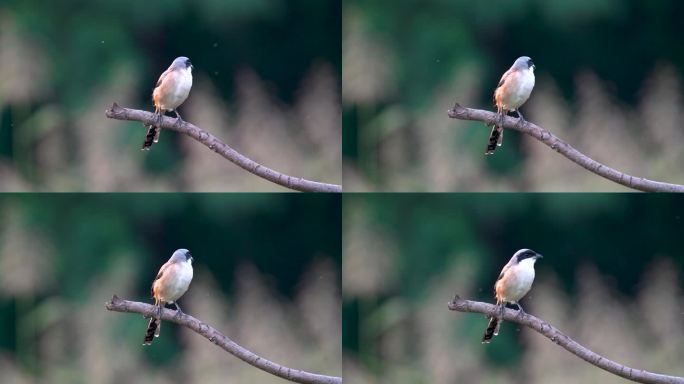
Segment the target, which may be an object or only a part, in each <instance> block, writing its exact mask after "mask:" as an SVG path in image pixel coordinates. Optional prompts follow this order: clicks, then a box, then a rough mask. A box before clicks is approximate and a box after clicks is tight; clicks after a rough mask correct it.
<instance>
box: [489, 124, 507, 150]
mask: <svg viewBox="0 0 684 384" xmlns="http://www.w3.org/2000/svg"><path fill="white" fill-rule="evenodd" d="M502 141H503V128H502V127H499V126H497V125H494V126H493V127H492V133H490V134H489V142H488V143H487V150H486V151H485V155H491V154H492V153H494V151H495V150H496V147H497V146H501V143H502Z"/></svg>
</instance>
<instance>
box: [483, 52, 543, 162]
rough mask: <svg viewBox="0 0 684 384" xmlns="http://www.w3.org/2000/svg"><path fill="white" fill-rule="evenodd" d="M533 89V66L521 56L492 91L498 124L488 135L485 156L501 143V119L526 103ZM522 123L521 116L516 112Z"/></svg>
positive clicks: (527, 59)
mask: <svg viewBox="0 0 684 384" xmlns="http://www.w3.org/2000/svg"><path fill="white" fill-rule="evenodd" d="M532 88H534V64H533V63H532V60H531V59H530V58H529V57H527V56H523V57H520V58H518V59H517V60H516V61H515V63H513V66H512V67H511V68H510V69H509V70H507V71H506V72H505V73H504V74H503V76H501V80H499V84H498V85H497V87H496V89H495V90H494V105H496V112H497V115H498V119H499V120H500V121H499V123H496V122H495V123H494V124H493V127H492V132H491V134H490V135H489V142H488V143H487V149H486V151H485V154H487V155H491V154H492V153H494V151H495V150H496V147H498V146H500V145H501V142H502V141H503V119H504V116H506V114H507V113H508V112H511V111H517V110H518V108H519V107H520V106H521V105H523V104H524V103H525V101H527V99H528V98H529V97H530V93H531V92H532ZM518 114H519V116H520V119H521V121H522V114H520V111H518Z"/></svg>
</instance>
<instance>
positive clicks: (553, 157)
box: [342, 0, 684, 191]
mask: <svg viewBox="0 0 684 384" xmlns="http://www.w3.org/2000/svg"><path fill="white" fill-rule="evenodd" d="M590 3H591V4H590ZM383 7H384V8H383ZM382 9H386V10H387V12H385V13H383V12H381V10H382ZM343 14H344V18H343V46H342V51H343V69H344V72H343V93H342V95H343V100H342V101H343V110H344V119H345V121H344V132H345V138H344V150H343V152H344V153H343V156H344V174H345V187H346V189H347V190H353V191H624V190H625V188H624V187H621V186H618V185H616V184H614V183H612V182H609V181H607V180H604V179H602V178H600V177H598V176H596V175H594V174H591V173H589V172H588V171H586V170H584V169H583V168H581V167H579V166H578V165H576V164H574V163H572V162H570V161H569V160H567V159H565V158H564V157H562V156H561V155H559V154H557V153H555V152H554V151H553V150H551V149H550V148H548V147H546V146H545V145H543V144H541V143H540V142H538V141H536V140H535V139H533V138H531V137H528V136H522V137H521V135H520V134H519V133H517V132H509V133H508V134H507V135H505V138H504V143H503V147H501V148H500V149H499V150H498V151H497V153H496V154H495V155H493V156H489V157H485V156H484V155H483V153H484V148H485V144H486V140H487V137H488V135H489V128H487V127H486V126H485V125H484V124H482V123H479V122H466V121H459V120H454V119H449V118H448V117H447V114H446V111H447V109H449V108H450V107H451V106H452V105H453V104H454V102H458V103H460V104H461V105H464V106H468V107H472V108H479V109H489V110H494V108H493V106H492V102H491V95H492V93H493V90H494V88H495V86H496V84H497V82H498V80H499V77H500V76H501V74H502V73H503V72H504V71H506V70H507V69H508V68H509V66H510V65H511V63H512V62H513V61H514V60H515V58H517V57H518V56H523V55H528V56H531V57H532V58H533V60H534V61H535V63H536V64H537V71H536V74H537V83H536V87H535V89H534V92H533V93H532V96H531V98H530V100H529V101H528V102H527V103H526V104H525V105H524V106H523V108H522V110H523V113H524V115H525V117H526V118H527V119H528V120H530V121H533V122H534V123H535V124H537V125H540V126H542V127H544V128H546V129H548V130H549V131H551V132H553V133H554V134H556V135H557V136H559V137H560V138H561V139H563V140H565V141H567V142H568V143H570V144H571V145H573V146H574V147H575V148H577V149H578V150H579V151H581V152H583V153H585V154H586V155H588V156H589V157H591V158H593V159H595V160H597V161H599V162H601V163H603V164H605V165H607V166H610V167H614V168H616V169H618V170H620V171H623V172H626V173H628V174H631V175H635V176H640V177H646V178H650V179H654V180H659V181H667V182H672V183H679V184H682V183H684V168H683V167H682V166H681V165H682V164H684V151H682V146H681V143H682V142H684V130H683V129H682V124H681V121H680V120H681V111H682V110H684V99H683V98H682V76H683V74H684V54H683V53H682V51H681V50H680V49H677V48H676V47H677V46H678V43H675V42H676V41H681V39H682V38H684V36H683V33H682V31H681V28H678V27H677V25H679V18H680V17H681V15H682V14H684V7H682V4H681V2H676V1H664V2H658V3H657V4H656V3H648V4H647V3H646V2H639V1H622V2H615V1H596V2H586V1H577V2H537V1H532V0H529V1H528V0H519V1H488V2H482V4H479V5H476V4H472V2H466V1H460V0H453V1H442V0H433V1H430V2H423V3H422V4H421V5H419V4H418V2H417V1H405V2H403V3H402V6H399V7H391V6H389V5H388V4H387V2H386V1H366V0H351V1H349V2H346V3H345V8H344V10H343ZM677 15H679V16H677ZM626 28H627V29H628V30H627V31H625V29H626ZM597 36H600V38H597Z"/></svg>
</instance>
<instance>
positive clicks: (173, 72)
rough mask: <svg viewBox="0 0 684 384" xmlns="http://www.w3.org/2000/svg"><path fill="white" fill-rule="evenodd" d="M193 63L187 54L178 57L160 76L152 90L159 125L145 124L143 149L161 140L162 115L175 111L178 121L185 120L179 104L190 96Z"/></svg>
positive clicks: (147, 148)
mask: <svg viewBox="0 0 684 384" xmlns="http://www.w3.org/2000/svg"><path fill="white" fill-rule="evenodd" d="M193 68H194V67H193V66H192V63H191V62H190V59H188V58H187V57H185V56H181V57H177V58H176V59H175V60H174V61H173V63H171V66H170V67H169V68H168V69H167V70H166V71H164V73H162V74H161V76H159V80H158V81H157V85H156V86H155V88H154V91H152V101H153V102H154V113H155V114H156V115H157V116H158V121H159V123H158V124H157V125H152V124H150V125H145V126H146V127H147V135H145V141H144V142H143V146H142V149H143V150H149V149H150V147H152V144H154V143H156V142H158V141H159V132H160V131H161V121H162V115H163V114H164V113H166V112H171V111H173V112H174V113H175V114H176V117H177V118H178V120H177V121H176V123H181V122H183V119H181V116H180V114H179V113H178V110H177V108H178V106H180V105H181V104H183V102H184V101H185V100H186V99H187V98H188V95H189V94H190V88H192V69H193Z"/></svg>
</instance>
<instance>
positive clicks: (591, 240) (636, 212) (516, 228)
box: [342, 194, 684, 384]
mask: <svg viewBox="0 0 684 384" xmlns="http://www.w3.org/2000/svg"><path fill="white" fill-rule="evenodd" d="M343 206H344V213H343V216H342V218H343V231H344V232H343V349H344V352H343V355H344V369H345V381H348V382H353V383H396V384H401V383H435V384H439V383H616V384H617V383H623V382H624V380H623V379H621V378H618V377H616V376H614V375H612V374H609V373H607V372H604V371H603V370H600V369H598V368H596V367H594V366H593V365H590V364H588V363H586V362H584V361H583V360H581V359H579V358H578V357H576V356H575V355H572V354H570V353H569V352H567V351H565V350H564V349H562V348H561V347H559V346H557V345H556V344H554V343H553V342H551V341H550V340H548V339H546V338H545V337H543V336H541V335H540V334H538V333H536V332H534V331H533V330H530V329H528V328H520V327H518V326H516V325H514V324H512V323H504V324H503V325H502V328H501V332H500V334H499V335H498V336H497V337H495V339H494V341H493V342H492V343H491V344H489V345H483V344H481V338H482V334H483V332H484V329H485V328H486V325H487V320H486V318H485V316H483V315H479V314H472V313H460V312H451V311H449V310H448V309H447V302H449V301H450V300H451V299H452V298H453V297H454V294H459V295H460V296H461V297H464V298H468V299H474V300H480V301H486V302H490V303H493V302H494V298H493V292H492V291H493V286H494V282H495V281H496V278H497V276H498V275H499V272H500V271H501V268H502V267H503V266H504V265H505V264H506V263H507V262H508V260H509V259H510V257H511V256H512V255H513V253H515V251H517V250H518V249H521V248H531V249H533V250H535V251H537V252H540V253H541V254H543V255H544V258H543V259H541V260H540V261H539V262H537V264H536V272H537V273H536V279H535V282H534V285H533V287H532V290H531V291H530V293H529V294H528V295H527V296H526V297H525V298H524V299H523V300H522V305H523V307H524V308H525V311H527V312H528V313H531V314H534V315H536V316H538V317H540V318H542V319H544V320H546V321H548V322H550V323H551V324H553V325H554V326H556V327H558V328H559V329H561V331H563V332H564V333H566V334H567V335H568V336H570V337H571V338H573V339H575V340H576V341H578V342H579V343H581V344H583V345H584V346H586V347H588V348H590V349H592V350H594V351H595V352H597V353H599V354H602V355H603V356H605V357H606V358H609V359H613V360H615V361H617V362H619V363H622V364H626V365H628V366H631V367H635V368H639V369H646V370H650V371H654V372H658V373H665V374H671V375H676V376H684V366H683V365H682V363H681V356H684V330H683V329H682V327H681V323H682V303H684V290H683V287H682V276H684V257H683V256H682V250H681V241H680V238H681V234H682V232H683V231H684V198H683V197H680V196H663V195H636V194H576V195H570V194H541V195H540V194H537V195H530V194H505V195H500V194H454V195H443V194H432V195H414V194H401V195H396V194H393V195H387V194H385V195H383V194H374V195H345V196H344V199H343Z"/></svg>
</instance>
